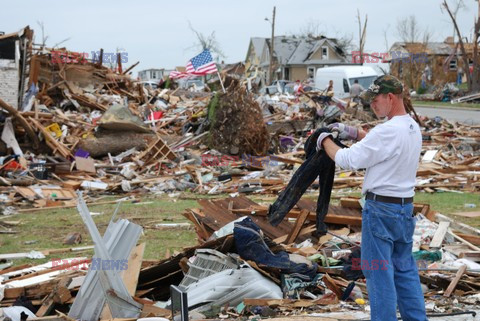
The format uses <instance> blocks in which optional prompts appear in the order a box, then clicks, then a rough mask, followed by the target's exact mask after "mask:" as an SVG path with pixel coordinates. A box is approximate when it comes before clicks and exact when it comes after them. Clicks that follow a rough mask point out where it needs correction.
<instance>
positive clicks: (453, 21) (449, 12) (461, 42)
mask: <svg viewBox="0 0 480 321" xmlns="http://www.w3.org/2000/svg"><path fill="white" fill-rule="evenodd" d="M443 7H444V8H445V9H446V10H447V12H448V15H449V16H450V18H451V19H452V23H453V26H454V27H455V30H456V31H457V35H458V43H459V44H460V50H461V51H462V59H463V65H464V66H465V67H466V68H467V71H466V74H467V85H468V91H469V92H470V91H472V89H473V88H472V85H473V83H472V77H471V76H470V71H469V68H468V67H469V65H468V57H467V52H466V51H465V46H464V45H463V40H462V34H461V33H460V29H458V25H457V21H456V20H455V17H454V16H453V14H452V12H451V11H450V8H449V7H448V4H447V1H446V0H443ZM475 29H476V28H475ZM475 34H476V33H475ZM475 47H476V45H475ZM475 69H477V61H476V60H474V61H473V70H474V72H475ZM476 83H478V81H476ZM477 86H478V85H477ZM477 90H478V89H477Z"/></svg>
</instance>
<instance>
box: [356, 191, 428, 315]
mask: <svg viewBox="0 0 480 321" xmlns="http://www.w3.org/2000/svg"><path fill="white" fill-rule="evenodd" d="M412 214H413V204H411V203H410V204H405V205H400V204H390V203H384V202H378V201H373V200H367V201H366V202H365V207H364V208H363V213H362V256H361V268H362V270H363V274H364V275H365V277H366V279H367V290H368V297H369V300H370V309H371V314H372V315H371V320H372V321H393V320H397V305H398V308H399V310H400V314H401V316H402V318H403V320H405V321H425V320H427V317H426V313H425V301H424V298H423V293H422V289H421V286H420V278H419V276H418V270H417V266H416V263H415V260H414V259H413V256H412V236H413V232H414V230H415V218H414V217H413V216H412Z"/></svg>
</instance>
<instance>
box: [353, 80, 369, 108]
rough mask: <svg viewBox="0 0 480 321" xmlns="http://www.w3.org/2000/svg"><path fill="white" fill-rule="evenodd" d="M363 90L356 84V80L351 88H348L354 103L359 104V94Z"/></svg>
mask: <svg viewBox="0 0 480 321" xmlns="http://www.w3.org/2000/svg"><path fill="white" fill-rule="evenodd" d="M364 90H365V88H363V87H362V85H360V84H359V83H358V79H355V81H354V82H353V85H352V87H350V98H351V99H352V101H353V102H354V103H358V102H360V94H361V93H362V91H364Z"/></svg>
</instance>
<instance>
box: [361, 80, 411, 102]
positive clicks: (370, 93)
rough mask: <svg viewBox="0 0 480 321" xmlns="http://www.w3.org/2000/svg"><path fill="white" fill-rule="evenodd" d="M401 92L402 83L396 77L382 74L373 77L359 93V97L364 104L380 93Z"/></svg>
mask: <svg viewBox="0 0 480 321" xmlns="http://www.w3.org/2000/svg"><path fill="white" fill-rule="evenodd" d="M402 92H403V85H402V82H401V81H400V80H399V79H398V78H397V77H394V76H392V75H384V76H380V77H378V78H377V79H375V81H374V82H373V84H371V85H370V87H368V89H366V90H364V91H363V92H362V93H361V94H360V98H361V99H362V101H363V102H364V103H365V104H370V103H371V102H372V100H373V99H375V97H377V96H378V95H380V94H388V93H392V94H401V93H402Z"/></svg>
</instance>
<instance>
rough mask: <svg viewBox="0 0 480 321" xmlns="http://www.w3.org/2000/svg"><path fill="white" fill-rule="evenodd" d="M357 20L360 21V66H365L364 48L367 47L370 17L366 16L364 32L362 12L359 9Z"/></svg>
mask: <svg viewBox="0 0 480 321" xmlns="http://www.w3.org/2000/svg"><path fill="white" fill-rule="evenodd" d="M357 20H358V39H359V51H360V64H361V65H363V62H364V57H363V48H364V47H365V37H366V33H367V20H368V16H367V15H365V24H364V25H363V31H362V19H361V18H360V10H358V9H357Z"/></svg>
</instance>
